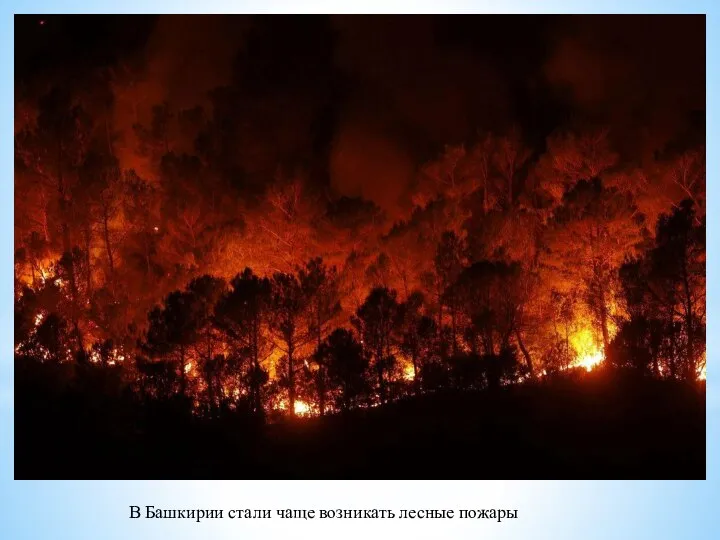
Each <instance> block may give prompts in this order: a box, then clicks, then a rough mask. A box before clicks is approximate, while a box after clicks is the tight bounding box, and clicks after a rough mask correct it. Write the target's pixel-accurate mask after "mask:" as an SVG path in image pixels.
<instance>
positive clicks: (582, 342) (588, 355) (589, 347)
mask: <svg viewBox="0 0 720 540" xmlns="http://www.w3.org/2000/svg"><path fill="white" fill-rule="evenodd" d="M570 345H571V346H572V348H573V350H574V351H575V360H574V361H573V362H572V364H571V367H582V368H585V370H586V371H592V370H593V369H594V368H595V367H596V366H598V365H599V364H601V363H602V362H603V360H605V355H604V354H603V352H602V350H601V349H600V347H598V345H597V344H596V343H595V337H594V336H593V333H592V331H591V330H590V329H589V328H583V329H581V330H579V331H577V332H575V333H574V334H573V335H572V336H571V337H570Z"/></svg>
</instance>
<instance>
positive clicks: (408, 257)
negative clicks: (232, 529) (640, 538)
mask: <svg viewBox="0 0 720 540" xmlns="http://www.w3.org/2000/svg"><path fill="white" fill-rule="evenodd" d="M12 22H13V23H14V45H15V50H14V83H13V88H14V92H13V89H9V90H8V96H9V95H10V94H12V93H14V98H13V99H14V154H13V157H14V162H13V165H14V214H13V220H14V232H13V234H14V237H13V238H14V240H13V241H14V247H13V252H12V253H13V258H14V330H13V332H14V360H13V363H12V366H11V367H10V370H11V371H10V373H11V377H12V378H13V388H12V391H13V394H12V396H11V399H12V400H13V412H12V415H13V416H14V426H13V427H12V428H11V431H12V432H14V439H13V446H14V464H13V467H14V478H15V479H16V480H164V479H169V480H513V479H515V480H676V479H679V480H704V479H705V478H706V125H705V122H706V17H705V15H701V14H700V15H680V14H678V15H490V14H456V15H409V14H408V15H380V14H378V15H309V14H308V15H200V14H178V15H69V14H68V15H62V14H49V15H19V14H16V15H14V20H13V21H12ZM708 65H709V64H708ZM8 99H10V98H9V97H8ZM8 128H9V126H8ZM8 159H10V158H8ZM8 183H9V181H8ZM9 197H10V195H8V198H9ZM8 204H10V202H9V201H8ZM7 212H8V213H11V212H13V210H11V209H8V210H7ZM711 214H712V213H711ZM8 218H9V216H8ZM8 229H9V227H8ZM9 235H10V232H9V230H8V236H9ZM10 242H11V240H8V243H10ZM8 256H10V251H9V250H8ZM9 295H10V293H9V275H8V304H9ZM11 320H12V319H10V318H8V326H9V325H10V321H11ZM9 332H10V331H9V330H8V333H9ZM710 335H712V333H710ZM9 356H10V354H9V347H8V357H9ZM123 504H125V503H123ZM128 504H136V503H135V502H134V501H128ZM138 504H139V503H138ZM143 504H145V503H144V502H143ZM148 504H152V501H150V502H148ZM298 504H299V503H298ZM120 511H121V512H122V514H123V516H124V515H125V514H126V513H127V505H126V506H124V507H123V508H122V509H121V510H120ZM143 511H144V510H143ZM313 534H314V533H313ZM483 534H484V533H483ZM449 537H452V536H449ZM608 537H613V536H612V535H610V536H608ZM268 538H270V537H268Z"/></svg>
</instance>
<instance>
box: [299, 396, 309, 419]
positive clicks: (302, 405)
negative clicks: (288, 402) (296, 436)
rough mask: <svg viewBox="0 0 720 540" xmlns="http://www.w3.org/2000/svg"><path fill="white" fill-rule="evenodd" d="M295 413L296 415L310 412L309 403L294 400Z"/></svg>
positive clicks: (304, 414)
mask: <svg viewBox="0 0 720 540" xmlns="http://www.w3.org/2000/svg"><path fill="white" fill-rule="evenodd" d="M295 414H296V415H298V416H306V415H308V414H310V405H308V404H307V403H305V402H304V401H299V400H298V401H296V402H295Z"/></svg>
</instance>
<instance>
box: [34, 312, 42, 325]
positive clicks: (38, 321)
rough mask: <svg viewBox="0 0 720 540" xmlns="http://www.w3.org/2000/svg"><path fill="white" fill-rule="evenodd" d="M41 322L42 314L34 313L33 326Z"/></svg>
mask: <svg viewBox="0 0 720 540" xmlns="http://www.w3.org/2000/svg"><path fill="white" fill-rule="evenodd" d="M42 322H43V314H42V313H38V314H37V315H35V326H36V327H38V326H40V323H42Z"/></svg>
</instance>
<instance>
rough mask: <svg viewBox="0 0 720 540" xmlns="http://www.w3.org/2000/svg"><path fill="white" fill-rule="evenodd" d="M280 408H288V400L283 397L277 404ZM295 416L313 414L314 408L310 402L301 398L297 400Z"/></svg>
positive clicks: (285, 409)
mask: <svg viewBox="0 0 720 540" xmlns="http://www.w3.org/2000/svg"><path fill="white" fill-rule="evenodd" d="M277 407H278V409H280V410H281V411H287V409H288V400H287V399H283V400H282V401H280V403H278V405H277ZM294 410H295V416H311V415H312V408H311V407H310V404H309V403H306V402H305V401H302V400H300V399H296V400H295V406H294Z"/></svg>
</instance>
